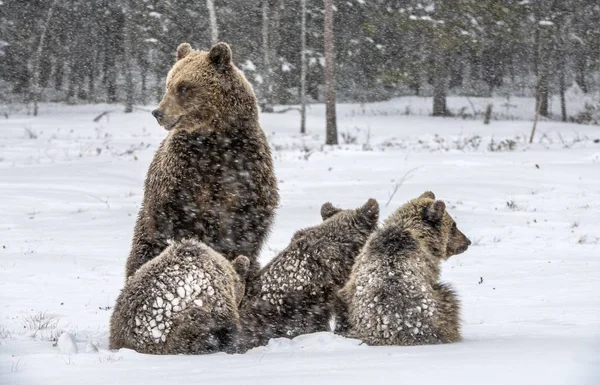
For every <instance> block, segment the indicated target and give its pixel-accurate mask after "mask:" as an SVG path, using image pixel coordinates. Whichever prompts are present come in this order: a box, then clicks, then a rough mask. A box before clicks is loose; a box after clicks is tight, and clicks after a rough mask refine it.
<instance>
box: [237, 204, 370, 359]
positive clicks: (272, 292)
mask: <svg viewBox="0 0 600 385" xmlns="http://www.w3.org/2000/svg"><path fill="white" fill-rule="evenodd" d="M321 217H322V219H323V222H322V223H321V224H319V225H317V226H314V227H310V228H306V229H302V230H299V231H297V232H296V233H295V234H294V236H293V238H292V241H291V243H290V244H289V245H288V246H287V247H286V248H285V249H284V250H283V251H282V252H281V253H279V254H278V255H277V256H276V257H275V258H274V259H273V260H272V261H271V262H270V263H269V264H267V265H266V266H265V267H264V268H263V269H262V270H261V272H260V274H259V275H258V277H257V279H256V280H255V281H254V282H252V285H253V286H254V288H253V289H252V290H251V292H252V293H253V294H252V295H249V296H247V297H246V298H245V299H244V302H243V303H242V305H241V306H240V317H241V320H242V330H243V331H242V338H243V341H244V342H243V344H244V345H245V348H247V349H249V348H252V347H255V346H259V345H264V344H266V343H267V342H268V341H269V339H271V338H276V337H288V338H293V337H295V336H298V335H300V334H306V333H314V332H318V331H327V330H330V327H329V321H330V319H331V317H332V315H333V307H334V297H335V293H336V292H337V291H338V290H339V289H340V288H342V287H343V285H344V283H345V282H346V280H347V279H348V276H349V274H350V271H351V270H352V265H353V264H354V260H355V257H356V256H357V255H358V254H359V252H360V250H361V248H362V247H363V246H364V244H365V242H366V241H367V238H368V237H369V235H370V234H371V233H372V232H373V231H374V230H375V228H376V227H377V220H378V217H379V205H378V203H377V201H376V200H374V199H369V200H368V201H367V202H366V203H365V204H364V205H363V206H362V207H360V208H358V209H355V210H341V209H339V208H336V207H334V206H333V205H332V204H331V203H325V204H324V205H323V206H322V207H321Z"/></svg>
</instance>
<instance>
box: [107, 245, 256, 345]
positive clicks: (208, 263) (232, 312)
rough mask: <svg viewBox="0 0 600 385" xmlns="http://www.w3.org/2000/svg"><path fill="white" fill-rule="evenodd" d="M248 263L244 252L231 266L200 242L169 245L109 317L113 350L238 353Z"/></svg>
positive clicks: (123, 294) (139, 275)
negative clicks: (239, 311) (240, 318)
mask: <svg viewBox="0 0 600 385" xmlns="http://www.w3.org/2000/svg"><path fill="white" fill-rule="evenodd" d="M248 265H249V260H248V258H246V257H244V256H240V257H238V258H236V259H235V260H234V262H233V264H232V263H231V262H229V261H228V260H226V259H225V258H224V257H223V256H222V255H220V254H219V253H217V252H215V251H214V250H212V249H211V248H210V247H208V246H206V245H205V244H203V243H200V242H197V241H193V240H184V241H181V242H175V243H174V244H172V245H170V246H169V247H167V249H165V250H164V251H163V252H162V253H161V254H160V255H159V256H158V257H156V258H154V259H153V260H152V261H150V262H148V263H146V264H144V266H142V267H141V268H140V269H139V270H138V271H137V272H136V273H135V274H134V275H133V276H132V277H131V278H130V279H128V280H127V283H126V284H125V287H124V288H123V290H122V291H121V294H120V295H119V297H118V299H117V303H116V305H115V309H114V312H113V314H112V317H111V320H110V348H111V349H119V348H129V349H134V350H136V351H138V352H140V353H150V354H205V353H214V352H220V351H225V352H229V353H233V352H235V351H237V346H238V345H237V341H238V335H239V329H240V322H239V315H238V305H239V303H240V301H241V300H242V297H243V295H244V291H245V283H246V278H247V277H246V274H247V271H248Z"/></svg>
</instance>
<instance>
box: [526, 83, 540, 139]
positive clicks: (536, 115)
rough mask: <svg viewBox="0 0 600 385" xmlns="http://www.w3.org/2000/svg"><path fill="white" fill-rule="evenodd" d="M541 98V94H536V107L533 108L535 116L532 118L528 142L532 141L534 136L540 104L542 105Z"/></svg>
mask: <svg viewBox="0 0 600 385" xmlns="http://www.w3.org/2000/svg"><path fill="white" fill-rule="evenodd" d="M541 98H542V96H541V94H538V97H537V107H536V110H535V117H534V118H533V127H531V135H530V136H529V143H533V137H534V136H535V129H536V127H537V122H538V118H539V117H540V106H541V105H542V103H541Z"/></svg>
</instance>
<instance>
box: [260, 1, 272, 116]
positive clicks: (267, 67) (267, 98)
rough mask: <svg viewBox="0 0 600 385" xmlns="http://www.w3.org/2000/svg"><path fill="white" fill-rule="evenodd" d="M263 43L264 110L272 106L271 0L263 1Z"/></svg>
mask: <svg viewBox="0 0 600 385" xmlns="http://www.w3.org/2000/svg"><path fill="white" fill-rule="evenodd" d="M262 43H263V66H264V71H263V72H264V74H263V77H264V78H263V96H262V99H263V102H262V104H263V106H264V107H263V110H269V109H271V108H272V91H273V86H272V84H271V52H270V47H269V0H263V1H262Z"/></svg>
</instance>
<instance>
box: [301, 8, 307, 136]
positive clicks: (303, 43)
mask: <svg viewBox="0 0 600 385" xmlns="http://www.w3.org/2000/svg"><path fill="white" fill-rule="evenodd" d="M300 3H301V6H302V10H301V12H302V16H301V23H300V25H301V27H300V28H301V29H300V133H301V134H305V133H306V0H300Z"/></svg>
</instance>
